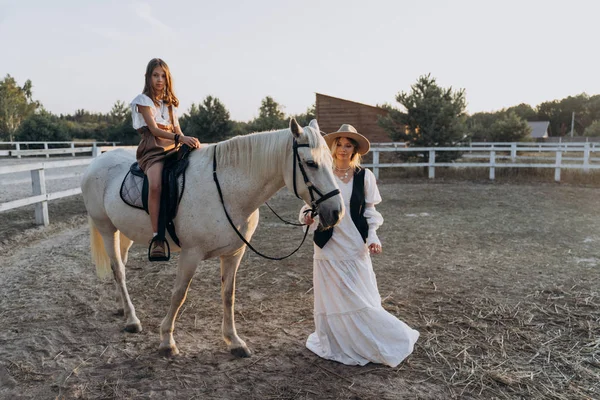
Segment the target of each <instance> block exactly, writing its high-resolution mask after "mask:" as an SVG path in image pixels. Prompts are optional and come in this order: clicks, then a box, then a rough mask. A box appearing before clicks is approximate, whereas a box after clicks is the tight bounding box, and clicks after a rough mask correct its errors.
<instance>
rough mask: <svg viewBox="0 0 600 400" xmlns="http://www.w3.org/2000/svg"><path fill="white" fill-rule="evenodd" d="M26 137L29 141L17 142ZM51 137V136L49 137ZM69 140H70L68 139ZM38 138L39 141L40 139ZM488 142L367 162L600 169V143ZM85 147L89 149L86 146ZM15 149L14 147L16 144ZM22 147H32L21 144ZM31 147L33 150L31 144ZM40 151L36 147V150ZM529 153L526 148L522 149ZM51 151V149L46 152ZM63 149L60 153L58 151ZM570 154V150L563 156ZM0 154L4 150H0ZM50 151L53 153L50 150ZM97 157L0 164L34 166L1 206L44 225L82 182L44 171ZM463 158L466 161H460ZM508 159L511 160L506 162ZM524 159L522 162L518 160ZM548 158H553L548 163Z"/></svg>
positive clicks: (1, 170) (375, 148)
mask: <svg viewBox="0 0 600 400" xmlns="http://www.w3.org/2000/svg"><path fill="white" fill-rule="evenodd" d="M19 143H25V142H19ZM46 143H51V142H46ZM68 143H71V142H68ZM37 144H39V143H37ZM485 145H486V146H483V145H481V144H477V145H476V146H473V145H471V146H464V147H405V145H404V143H401V144H400V143H391V144H389V143H388V144H386V145H382V144H373V145H372V147H371V152H372V155H373V162H372V163H371V164H365V166H366V167H370V168H372V170H373V173H374V174H375V176H376V177H377V178H379V170H380V169H381V168H413V167H427V168H428V176H429V178H430V179H433V178H435V169H436V168H442V167H443V168H488V169H489V178H490V179H491V180H494V179H495V176H496V175H495V174H496V168H551V169H554V171H555V172H554V179H555V180H556V181H557V182H559V181H560V176H561V170H563V169H581V170H583V171H586V172H587V171H590V170H597V169H600V157H592V155H593V154H594V153H598V152H600V146H595V145H594V144H592V143H591V142H590V143H585V142H584V143H553V146H546V144H544V146H540V145H538V144H537V143H499V144H496V143H485ZM116 148H129V149H135V148H136V146H114V145H113V146H97V145H96V144H94V145H93V146H92V147H82V148H75V150H79V149H81V152H82V153H84V152H85V151H87V152H89V151H91V153H92V155H93V156H97V155H99V154H100V153H102V152H104V151H109V150H112V149H116ZM39 150H42V151H53V150H66V153H70V152H71V151H72V150H73V148H67V149H39ZM84 150H85V151H84ZM13 151H15V150H13ZM18 151H20V152H23V151H28V150H18ZM31 151H33V150H31ZM35 151H38V150H35ZM387 152H412V153H418V158H420V157H422V158H423V159H424V160H425V161H424V162H392V163H381V162H380V155H381V153H387ZM443 152H461V153H463V154H462V155H461V158H459V159H458V161H455V162H439V161H437V160H436V157H437V156H438V155H439V154H440V153H443ZM532 152H537V153H548V154H549V155H550V154H552V156H543V155H540V156H532V155H531V154H530V153H532ZM523 153H526V154H523ZM572 153H581V156H580V157H573V155H572ZM29 154H31V153H22V154H20V155H19V154H15V155H16V156H17V157H20V156H21V155H29ZM44 154H48V153H44ZM55 154H62V153H55ZM564 154H570V156H568V157H566V156H563V155H564ZM0 155H1V154H0ZM47 156H48V157H49V155H47ZM92 159H93V158H85V159H75V160H66V161H53V162H37V163H28V164H23V165H19V164H17V165H11V166H4V167H0V175H4V174H9V173H15V172H24V171H30V172H31V182H32V188H33V193H32V196H30V197H27V198H24V199H19V200H13V201H9V202H6V203H0V212H1V211H6V210H10V209H13V208H18V207H23V206H26V205H30V204H35V221H36V223H37V224H40V225H48V224H49V218H48V201H50V200H54V199H59V198H62V197H67V196H73V195H76V194H79V193H81V189H80V188H74V189H68V190H63V191H60V192H53V193H47V192H46V177H45V170H47V169H51V168H63V167H72V166H78V165H87V164H89V163H91V162H92ZM477 159H482V160H484V162H472V161H474V160H477ZM462 160H465V161H462ZM504 160H506V161H510V162H505V161H504ZM531 160H536V161H542V162H539V163H536V162H531ZM518 161H523V162H518ZM546 161H553V162H552V163H548V162H546ZM77 175H78V174H66V175H62V176H61V178H69V177H74V176H77Z"/></svg>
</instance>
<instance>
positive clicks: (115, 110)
mask: <svg viewBox="0 0 600 400" xmlns="http://www.w3.org/2000/svg"><path fill="white" fill-rule="evenodd" d="M127 114H131V110H130V109H129V107H127V105H126V104H125V103H124V102H122V101H121V100H117V101H116V102H115V104H113V106H112V109H111V110H110V113H109V115H110V118H111V122H112V123H116V124H120V123H122V122H123V121H125V119H126V118H127Z"/></svg>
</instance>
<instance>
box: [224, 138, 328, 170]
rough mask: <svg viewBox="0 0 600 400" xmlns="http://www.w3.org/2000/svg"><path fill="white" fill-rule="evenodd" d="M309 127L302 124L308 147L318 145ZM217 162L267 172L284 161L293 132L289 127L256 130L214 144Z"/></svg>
mask: <svg viewBox="0 0 600 400" xmlns="http://www.w3.org/2000/svg"><path fill="white" fill-rule="evenodd" d="M310 130H311V129H310V128H308V127H307V128H304V132H305V136H306V137H307V138H308V143H309V145H310V147H311V148H314V147H317V144H316V140H318V139H317V138H316V137H315V135H314V134H313V133H312V132H309V131H310ZM217 146H218V147H217V162H218V163H219V165H229V166H233V167H239V168H243V169H245V170H247V171H249V172H250V173H251V174H253V175H254V174H259V175H262V174H269V173H270V172H272V171H273V166H274V165H276V166H280V165H282V164H283V162H284V161H285V157H286V155H287V154H288V151H292V134H291V132H290V130H289V129H282V130H278V131H269V132H258V133H251V134H248V135H241V136H236V137H234V138H231V139H229V140H225V141H223V142H220V143H218V144H217Z"/></svg>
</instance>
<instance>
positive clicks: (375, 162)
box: [373, 150, 379, 179]
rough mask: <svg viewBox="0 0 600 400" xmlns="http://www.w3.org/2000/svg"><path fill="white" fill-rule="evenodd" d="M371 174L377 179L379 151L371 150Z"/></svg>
mask: <svg viewBox="0 0 600 400" xmlns="http://www.w3.org/2000/svg"><path fill="white" fill-rule="evenodd" d="M373 175H375V179H379V151H377V150H373Z"/></svg>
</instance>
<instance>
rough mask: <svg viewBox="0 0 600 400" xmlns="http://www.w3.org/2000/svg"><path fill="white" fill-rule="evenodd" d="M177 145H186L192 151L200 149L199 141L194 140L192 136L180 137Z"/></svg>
mask: <svg viewBox="0 0 600 400" xmlns="http://www.w3.org/2000/svg"><path fill="white" fill-rule="evenodd" d="M179 143H181V144H187V145H188V146H190V147H191V148H192V149H199V148H200V141H199V140H198V139H196V138H195V137H193V136H184V135H180V137H179Z"/></svg>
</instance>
